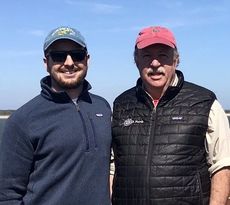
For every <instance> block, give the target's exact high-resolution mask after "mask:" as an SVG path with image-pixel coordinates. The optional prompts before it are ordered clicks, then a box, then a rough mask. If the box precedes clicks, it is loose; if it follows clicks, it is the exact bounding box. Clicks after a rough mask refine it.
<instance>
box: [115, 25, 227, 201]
mask: <svg viewBox="0 0 230 205" xmlns="http://www.w3.org/2000/svg"><path fill="white" fill-rule="evenodd" d="M134 60H135V63H136V66H137V68H138V70H139V73H140V78H139V79H138V80H137V84H136V86H135V87H133V88H131V89H129V90H127V91H125V92H124V93H122V94H121V95H119V96H118V97H117V98H116V99H115V101H114V106H113V108H114V113H113V122H112V134H113V150H114V160H115V175H114V181H113V195H112V203H113V205H187V204H193V205H224V204H226V203H227V199H228V196H229V192H230V170H229V166H230V130H229V124H228V119H227V116H226V114H225V112H224V110H223V108H222V107H221V105H220V103H219V102H218V101H217V99H216V96H215V94H214V93H213V92H212V91H210V90H208V89H206V88H203V87H201V86H198V85H195V84H193V83H190V82H187V81H185V80H184V76H183V73H182V72H181V71H179V70H177V69H176V68H177V66H178V64H179V53H178V50H177V44H176V40H175V37H174V35H173V33H172V32H171V31H170V30H169V29H167V28H164V27H160V26H155V27H148V28H144V29H143V30H141V31H140V33H139V35H138V37H137V40H136V44H135V51H134Z"/></svg>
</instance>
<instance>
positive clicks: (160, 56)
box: [158, 53, 169, 58]
mask: <svg viewBox="0 0 230 205" xmlns="http://www.w3.org/2000/svg"><path fill="white" fill-rule="evenodd" d="M158 57H159V58H169V56H168V55H167V54H165V53H161V54H159V55H158Z"/></svg>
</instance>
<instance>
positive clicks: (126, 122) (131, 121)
mask: <svg viewBox="0 0 230 205" xmlns="http://www.w3.org/2000/svg"><path fill="white" fill-rule="evenodd" d="M143 123H144V121H143V120H133V119H131V118H128V119H126V120H125V121H124V122H123V123H122V125H123V126H125V127H127V126H130V125H132V124H143Z"/></svg>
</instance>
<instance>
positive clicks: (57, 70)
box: [0, 26, 111, 205]
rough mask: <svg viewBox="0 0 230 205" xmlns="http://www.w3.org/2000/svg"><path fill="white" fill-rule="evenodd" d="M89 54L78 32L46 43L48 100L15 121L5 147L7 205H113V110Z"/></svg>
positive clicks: (3, 200) (0, 185)
mask: <svg viewBox="0 0 230 205" xmlns="http://www.w3.org/2000/svg"><path fill="white" fill-rule="evenodd" d="M88 60H89V54H88V50H87V45H86V42H85V39H84V37H83V36H82V35H81V33H80V32H79V31H77V30H76V29H74V28H70V27H65V26H64V27H59V28H56V29H54V30H52V31H51V32H50V33H49V34H48V36H47V37H46V39H45V43H44V64H45V66H46V69H47V72H48V73H49V75H48V76H46V77H44V78H43V79H42V80H41V93H40V94H39V95H38V96H36V97H35V98H34V99H32V100H30V101H29V102H28V103H26V104H25V105H23V106H22V107H21V108H19V109H18V110H17V111H15V112H14V113H13V114H12V115H11V116H10V118H9V119H8V121H7V123H6V126H5V130H4V133H3V137H2V141H1V144H0V204H1V205H9V204H10V205H19V204H20V205H21V204H24V205H46V204H47V205H77V204H79V205H84V204H85V205H102V204H103V205H109V204H110V195H109V162H110V145H111V124H110V121H111V109H110V106H109V104H108V102H107V101H106V100H105V99H104V98H102V97H100V96H97V95H94V94H91V93H90V92H89V89H90V88H91V86H90V84H89V82H88V81H87V80H86V79H85V77H86V74H87V69H88Z"/></svg>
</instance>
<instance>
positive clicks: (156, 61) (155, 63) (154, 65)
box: [151, 58, 161, 67]
mask: <svg viewBox="0 0 230 205" xmlns="http://www.w3.org/2000/svg"><path fill="white" fill-rule="evenodd" d="M160 65H161V63H160V62H159V60H157V59H156V58H154V59H153V60H152V62H151V66H153V67H159V66H160Z"/></svg>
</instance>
